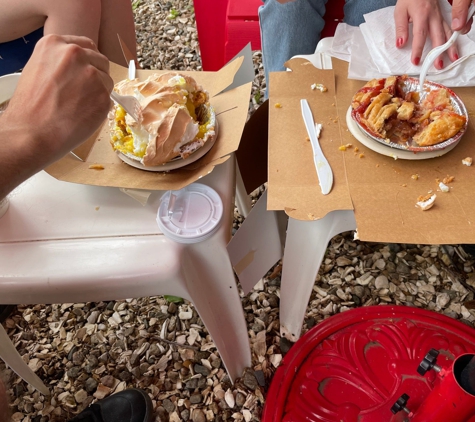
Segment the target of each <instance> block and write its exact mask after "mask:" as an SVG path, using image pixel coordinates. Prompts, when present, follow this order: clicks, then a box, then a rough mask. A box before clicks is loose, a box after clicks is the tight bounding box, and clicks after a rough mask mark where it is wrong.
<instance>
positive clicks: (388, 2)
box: [297, 0, 417, 26]
mask: <svg viewBox="0 0 475 422" xmlns="http://www.w3.org/2000/svg"><path fill="white" fill-rule="evenodd" d="M297 1H299V0H297ZM396 1H397V0H346V1H345V7H344V12H345V18H344V22H345V23H347V24H348V25H352V26H358V25H361V24H362V23H363V22H364V18H363V15H364V14H366V13H371V12H374V11H375V10H378V9H383V8H384V7H388V6H395V5H396ZM415 1H417V0H415Z"/></svg>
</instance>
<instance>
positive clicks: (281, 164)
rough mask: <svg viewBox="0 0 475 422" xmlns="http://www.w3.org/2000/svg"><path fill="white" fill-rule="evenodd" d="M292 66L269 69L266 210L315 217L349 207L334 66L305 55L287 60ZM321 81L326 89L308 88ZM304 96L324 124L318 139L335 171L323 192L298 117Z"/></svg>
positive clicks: (316, 120) (315, 116) (311, 152)
mask: <svg viewBox="0 0 475 422" xmlns="http://www.w3.org/2000/svg"><path fill="white" fill-rule="evenodd" d="M286 66H287V67H289V68H291V69H292V71H291V72H271V74H270V84H269V85H270V96H269V121H270V124H269V173H268V180H269V184H268V189H269V197H268V203H267V207H268V209H270V210H285V212H286V213H287V214H288V215H289V216H290V217H292V218H296V219H299V220H315V219H319V218H323V217H324V216H325V215H326V214H327V213H329V212H331V211H334V210H340V209H341V210H351V209H353V204H352V201H351V197H350V194H349V190H348V184H347V180H346V173H345V162H344V158H343V155H342V152H341V151H340V150H339V146H340V145H341V142H340V139H341V134H340V126H339V124H338V114H337V110H336V99H335V77H334V73H333V71H332V70H319V69H316V68H315V67H314V66H313V65H312V64H311V63H310V62H309V61H307V60H305V59H293V60H291V61H290V62H288V63H286ZM314 83H320V84H323V85H324V86H326V87H327V89H328V90H327V91H326V92H320V91H319V90H312V89H311V85H312V84H314ZM303 98H306V99H307V100H308V102H309V105H310V108H311V110H312V114H313V117H314V119H315V122H316V123H321V124H322V125H323V128H322V132H321V136H320V145H321V147H322V150H323V153H324V154H325V156H326V157H327V159H328V161H329V163H330V166H331V168H332V171H333V180H334V182H333V188H332V191H331V192H330V194H329V195H323V194H322V192H321V190H320V186H319V184H318V177H317V173H316V170H315V164H314V161H313V151H312V147H311V144H310V142H309V140H308V134H307V131H306V128H305V124H304V121H303V118H302V113H301V108H300V100H301V99H303Z"/></svg>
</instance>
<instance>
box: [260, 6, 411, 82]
mask: <svg viewBox="0 0 475 422" xmlns="http://www.w3.org/2000/svg"><path fill="white" fill-rule="evenodd" d="M262 1H263V2H264V5H263V6H261V7H260V8H259V22H260V26H261V39H262V56H263V61H264V71H265V74H266V81H267V83H268V82H269V78H268V72H277V71H280V70H285V69H284V63H285V62H286V61H287V60H289V59H290V58H291V57H293V56H296V55H298V54H312V53H314V52H315V48H316V47H317V44H318V41H320V33H321V31H322V29H323V26H324V25H325V21H324V19H323V16H324V15H325V5H326V4H327V2H328V7H331V4H332V0H295V1H292V2H290V3H284V4H280V3H278V2H277V0H262ZM416 1H417V0H416ZM395 5H396V0H346V3H345V7H344V14H345V18H344V22H345V23H347V24H348V25H353V26H358V25H360V24H361V23H363V22H364V18H363V15H364V14H366V13H370V12H373V11H375V10H377V9H382V8H383V7H387V6H395Z"/></svg>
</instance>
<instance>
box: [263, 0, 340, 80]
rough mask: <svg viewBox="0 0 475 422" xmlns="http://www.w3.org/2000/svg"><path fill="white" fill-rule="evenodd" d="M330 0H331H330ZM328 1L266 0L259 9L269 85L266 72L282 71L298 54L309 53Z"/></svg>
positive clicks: (317, 39)
mask: <svg viewBox="0 0 475 422" xmlns="http://www.w3.org/2000/svg"><path fill="white" fill-rule="evenodd" d="M330 1H331V0H330ZM326 2H327V0H296V1H293V2H289V3H285V4H280V3H279V2H277V1H276V0H265V2H264V5H263V6H261V7H260V8H259V21H260V26H261V43H262V57H263V62H264V71H265V77H266V82H267V88H268V87H269V78H268V76H269V72H277V71H281V70H285V68H284V63H285V62H286V61H287V60H289V59H290V58H291V57H292V56H295V55H297V54H312V53H313V52H314V51H315V48H316V46H317V44H318V41H319V40H320V33H321V31H322V29H323V26H324V24H325V21H324V20H323V15H324V14H325V3H326Z"/></svg>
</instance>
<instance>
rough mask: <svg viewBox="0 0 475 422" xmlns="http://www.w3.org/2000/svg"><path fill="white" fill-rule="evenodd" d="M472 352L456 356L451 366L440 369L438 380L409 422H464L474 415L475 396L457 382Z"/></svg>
mask: <svg viewBox="0 0 475 422" xmlns="http://www.w3.org/2000/svg"><path fill="white" fill-rule="evenodd" d="M473 356H474V355H473V354H465V355H461V356H459V357H457V359H455V361H454V363H453V364H452V366H451V367H450V368H449V369H448V370H445V369H442V371H440V373H439V376H438V378H439V379H440V382H438V383H437V384H436V385H435V387H434V389H433V390H432V392H431V393H430V394H429V395H428V396H427V398H426V399H425V400H424V402H423V403H422V404H421V406H420V407H419V409H417V411H416V413H415V414H414V416H413V417H412V418H410V420H411V422H426V421H431V422H447V421H450V422H465V421H468V420H470V418H471V417H472V416H473V415H474V413H475V412H474V410H475V396H473V395H472V394H470V393H468V392H467V391H466V390H465V389H463V388H462V387H461V385H460V384H459V380H460V375H461V372H462V369H463V368H464V367H465V366H467V364H468V363H469V361H470V360H471V359H472V358H473Z"/></svg>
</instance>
